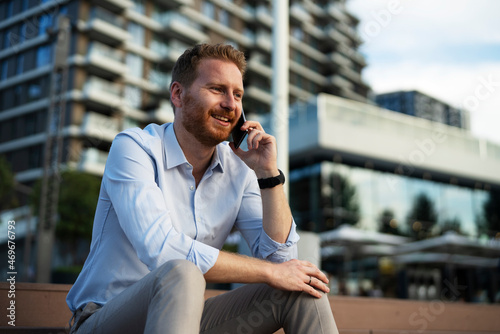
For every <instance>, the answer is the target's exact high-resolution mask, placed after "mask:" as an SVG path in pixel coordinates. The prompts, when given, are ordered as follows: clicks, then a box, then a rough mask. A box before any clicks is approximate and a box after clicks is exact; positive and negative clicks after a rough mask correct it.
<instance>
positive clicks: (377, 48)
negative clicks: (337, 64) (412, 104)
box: [347, 0, 500, 144]
mask: <svg viewBox="0 0 500 334" xmlns="http://www.w3.org/2000/svg"><path fill="white" fill-rule="evenodd" d="M347 8H348V9H349V10H350V12H351V13H353V14H354V15H355V16H357V17H358V18H359V19H360V24H359V26H358V33H359V34H360V35H361V38H362V39H363V40H364V43H363V45H362V46H361V48H360V51H361V53H362V54H363V55H365V57H366V60H367V64H368V66H367V67H366V68H365V69H364V70H363V78H364V80H365V81H366V82H367V83H368V84H369V85H370V86H371V88H372V89H373V91H374V93H376V94H378V93H385V92H390V91H396V90H418V91H421V92H422V93H425V94H427V95H430V96H432V97H435V98H437V99H439V100H441V101H443V102H445V103H448V104H451V105H452V106H455V107H459V108H464V109H466V110H468V111H469V113H470V120H471V131H472V133H473V134H474V136H476V137H481V138H486V139H489V140H491V141H493V142H495V143H497V144H500V1H498V0H348V1H347Z"/></svg>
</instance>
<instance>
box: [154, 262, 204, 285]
mask: <svg viewBox="0 0 500 334" xmlns="http://www.w3.org/2000/svg"><path fill="white" fill-rule="evenodd" d="M155 276H156V278H157V283H160V284H161V285H165V284H176V285H177V286H178V289H179V290H183V289H184V288H186V289H193V288H195V289H196V288H201V289H202V290H203V291H204V290H205V285H206V282H205V278H204V276H203V274H202V272H201V271H200V269H199V268H198V267H197V266H196V265H195V264H193V263H192V262H190V261H187V260H172V261H168V262H166V263H164V264H163V265H161V266H160V267H159V268H158V269H157V272H156V273H155Z"/></svg>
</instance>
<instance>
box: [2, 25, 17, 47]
mask: <svg viewBox="0 0 500 334" xmlns="http://www.w3.org/2000/svg"><path fill="white" fill-rule="evenodd" d="M18 39H19V36H18V35H17V34H15V33H14V31H13V29H7V30H6V31H5V35H4V37H3V45H2V49H8V48H10V47H11V46H12V45H15V44H17V41H18Z"/></svg>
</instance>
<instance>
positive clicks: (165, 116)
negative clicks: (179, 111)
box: [149, 100, 174, 123]
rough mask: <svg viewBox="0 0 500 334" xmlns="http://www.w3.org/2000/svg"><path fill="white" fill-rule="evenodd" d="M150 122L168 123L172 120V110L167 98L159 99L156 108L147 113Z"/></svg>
mask: <svg viewBox="0 0 500 334" xmlns="http://www.w3.org/2000/svg"><path fill="white" fill-rule="evenodd" d="M149 117H150V121H151V122H159V123H169V122H173V121H174V110H173V109H172V105H171V104H170V101H169V100H161V102H160V105H159V106H158V108H157V109H155V110H153V111H151V112H150V113H149Z"/></svg>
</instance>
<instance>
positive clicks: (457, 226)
mask: <svg viewBox="0 0 500 334" xmlns="http://www.w3.org/2000/svg"><path fill="white" fill-rule="evenodd" d="M461 225H462V224H461V223H460V219H458V218H456V217H455V218H451V219H448V220H445V221H444V222H443V223H442V224H441V234H445V233H446V232H450V231H452V232H455V233H457V234H462V235H465V233H463V232H462V228H461Z"/></svg>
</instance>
